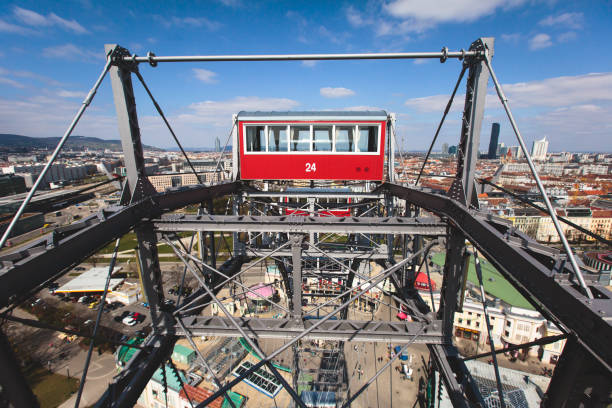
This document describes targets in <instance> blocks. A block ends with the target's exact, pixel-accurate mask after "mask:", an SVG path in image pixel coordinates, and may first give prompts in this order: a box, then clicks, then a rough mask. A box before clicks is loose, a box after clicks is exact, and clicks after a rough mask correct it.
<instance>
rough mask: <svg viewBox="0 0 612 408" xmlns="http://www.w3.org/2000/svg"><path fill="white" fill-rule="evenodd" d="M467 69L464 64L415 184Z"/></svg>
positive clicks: (417, 182) (419, 177)
mask: <svg viewBox="0 0 612 408" xmlns="http://www.w3.org/2000/svg"><path fill="white" fill-rule="evenodd" d="M466 70H467V65H463V69H461V73H460V74H459V78H457V83H456V84H455V88H454V89H453V93H452V94H451V96H450V99H449V100H448V103H447V104H446V108H445V109H444V114H443V115H442V119H440V123H439V124H438V128H437V129H436V133H435V134H434V137H433V139H432V140H431V144H430V145H429V149H428V150H427V154H426V155H425V160H423V165H422V166H421V170H420V171H419V175H418V176H417V178H416V181H415V182H414V185H415V186H416V185H417V184H419V180H420V179H421V176H422V175H423V170H425V165H426V164H427V160H429V155H430V154H431V151H432V149H433V147H434V145H435V144H436V140H437V139H438V135H439V134H440V130H441V129H442V125H443V124H444V120H445V119H446V115H448V112H450V108H451V106H452V105H453V101H454V100H455V94H456V93H457V89H459V85H460V84H461V80H462V79H463V75H464V74H465V71H466Z"/></svg>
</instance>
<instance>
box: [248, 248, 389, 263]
mask: <svg viewBox="0 0 612 408" xmlns="http://www.w3.org/2000/svg"><path fill="white" fill-rule="evenodd" d="M249 251H250V253H252V254H253V255H255V256H269V255H270V254H272V251H273V250H272V249H265V248H264V249H258V248H249ZM325 253H326V254H327V255H329V256H330V257H332V258H334V259H349V260H353V259H371V260H373V261H374V260H377V259H383V260H384V259H387V258H388V257H389V255H388V254H387V251H384V252H382V251H380V250H378V249H377V248H373V249H372V250H371V251H359V250H355V251H338V250H327V249H326V250H325ZM273 255H274V256H277V257H290V256H291V251H278V252H274V254H273ZM302 255H303V257H304V258H309V257H310V258H322V257H323V255H321V253H320V252H318V251H314V250H309V249H305V250H304V251H303V252H302Z"/></svg>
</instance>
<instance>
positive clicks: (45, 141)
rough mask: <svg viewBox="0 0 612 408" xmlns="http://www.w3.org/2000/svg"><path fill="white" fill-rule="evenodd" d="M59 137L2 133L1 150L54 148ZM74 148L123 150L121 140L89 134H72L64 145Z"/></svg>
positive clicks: (149, 148) (151, 147)
mask: <svg viewBox="0 0 612 408" xmlns="http://www.w3.org/2000/svg"><path fill="white" fill-rule="evenodd" d="M60 139H61V138H59V137H29V136H21V135H13V134H7V133H0V152H27V151H29V150H31V149H44V148H47V149H54V148H55V146H57V144H58V143H59V141H60ZM64 146H65V147H67V148H72V149H83V148H88V149H113V150H121V141H120V140H116V139H115V140H107V139H100V138H97V137H88V136H70V137H69V138H68V140H67V141H66V144H65V145H64ZM143 147H144V148H145V149H148V150H163V149H160V148H157V147H153V146H147V145H143Z"/></svg>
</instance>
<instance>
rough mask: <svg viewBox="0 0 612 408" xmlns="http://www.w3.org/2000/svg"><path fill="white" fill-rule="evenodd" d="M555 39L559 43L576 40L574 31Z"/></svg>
mask: <svg viewBox="0 0 612 408" xmlns="http://www.w3.org/2000/svg"><path fill="white" fill-rule="evenodd" d="M557 39H558V40H559V42H561V43H564V42H568V41H572V40H575V39H576V32H575V31H568V32H566V33H563V34H560V35H559V37H557Z"/></svg>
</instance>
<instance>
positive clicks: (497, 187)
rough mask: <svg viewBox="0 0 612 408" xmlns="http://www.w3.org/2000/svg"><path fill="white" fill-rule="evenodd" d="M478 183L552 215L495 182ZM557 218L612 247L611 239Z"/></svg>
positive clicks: (482, 181) (563, 218)
mask: <svg viewBox="0 0 612 408" xmlns="http://www.w3.org/2000/svg"><path fill="white" fill-rule="evenodd" d="M477 181H478V182H479V183H481V184H488V185H490V186H491V187H495V188H496V189H498V190H500V191H503V192H504V193H506V194H509V195H511V196H512V197H514V198H516V199H517V200H519V201H521V202H523V203H525V204H527V205H530V206H531V207H533V208H536V209H538V210H540V211H542V212H544V213H546V214H548V215H550V213H549V212H548V210H547V209H546V208H544V207H542V206H539V205H537V204H536V203H535V202H533V201H532V200H529V199H527V198H524V197H521V196H520V195H518V194H516V193H514V192H513V191H511V190H508V189H507V188H504V187H502V186H499V185H497V184H495V183H493V182H492V181H490V180H485V179H477ZM557 218H558V219H559V221H561V222H563V223H565V224H567V225H569V226H570V227H572V228H575V229H577V230H578V231H580V232H582V233H583V234H586V235H588V236H590V237H592V238H594V239H596V240H597V241H599V242H601V243H604V244H606V245H612V241H610V240H609V239H605V238H604V237H602V236H601V235H599V234H596V233H594V232H592V231H590V230H588V229H586V228H583V227H581V226H580V225H578V224H575V223H573V222H571V221H570V220H568V219H567V218H565V217H561V216H559V215H557Z"/></svg>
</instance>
